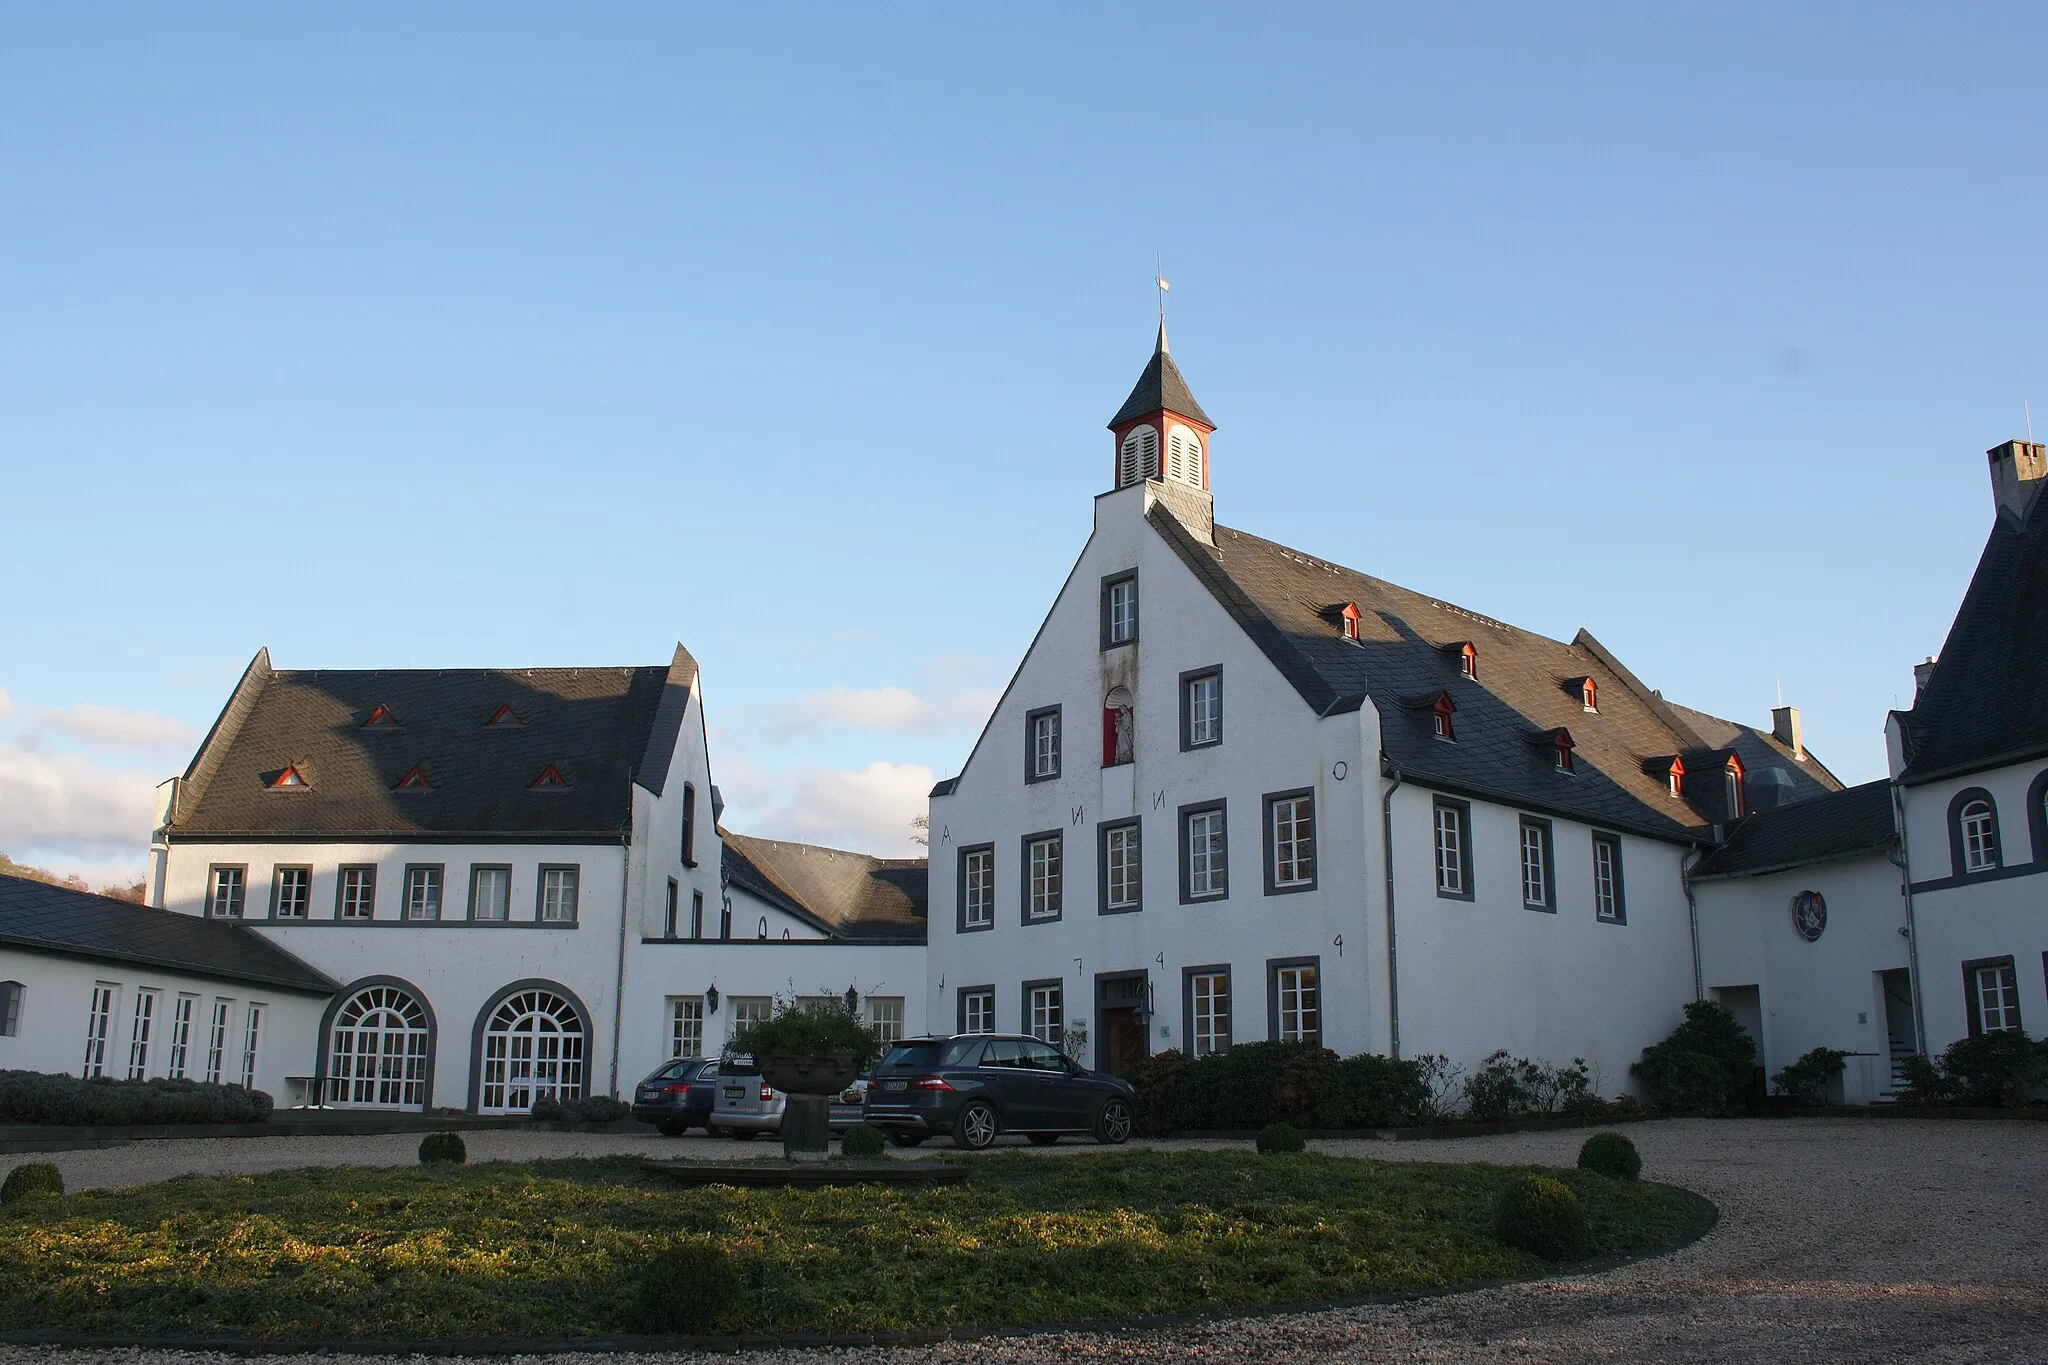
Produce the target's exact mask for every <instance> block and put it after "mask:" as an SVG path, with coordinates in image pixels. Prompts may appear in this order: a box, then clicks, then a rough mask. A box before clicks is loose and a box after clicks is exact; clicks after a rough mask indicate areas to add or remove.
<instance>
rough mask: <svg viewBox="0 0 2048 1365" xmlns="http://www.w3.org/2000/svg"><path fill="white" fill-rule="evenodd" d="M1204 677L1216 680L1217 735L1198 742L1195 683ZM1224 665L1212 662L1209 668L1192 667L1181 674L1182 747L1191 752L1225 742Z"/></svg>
mask: <svg viewBox="0 0 2048 1365" xmlns="http://www.w3.org/2000/svg"><path fill="white" fill-rule="evenodd" d="M1204 678H1214V679H1215V680H1216V737H1215V738H1214V739H1206V740H1203V741H1201V742H1200V743H1196V742H1195V741H1194V740H1193V739H1192V738H1191V736H1192V735H1193V733H1194V718H1195V715H1194V701H1195V695H1194V694H1195V684H1196V683H1197V682H1200V681H1201V680H1202V679H1204ZM1223 717H1224V710H1223V665H1222V664H1211V665H1209V666H1208V667H1207V668H1191V669H1189V670H1188V671H1187V672H1185V673H1183V674H1181V675H1180V749H1181V752H1182V753H1191V752H1193V751H1194V750H1196V749H1213V748H1215V747H1216V746H1218V745H1219V744H1221V743H1223Z"/></svg>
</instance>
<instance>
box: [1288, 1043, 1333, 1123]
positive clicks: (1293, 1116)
mask: <svg viewBox="0 0 2048 1365" xmlns="http://www.w3.org/2000/svg"><path fill="white" fill-rule="evenodd" d="M1337 1061H1338V1058H1337V1054H1336V1053H1334V1052H1332V1051H1331V1050H1330V1049H1328V1048H1326V1047H1319V1048H1313V1049H1311V1050H1310V1051H1307V1052H1304V1053H1302V1054H1301V1055H1300V1056H1299V1057H1293V1058H1290V1059H1288V1061H1287V1064H1286V1065H1285V1066H1282V1067H1281V1068H1280V1079H1279V1080H1277V1081H1275V1082H1274V1083H1273V1112H1274V1113H1275V1114H1278V1115H1279V1116H1280V1118H1281V1119H1282V1120H1283V1121H1285V1122H1287V1123H1291V1124H1294V1125H1295V1126H1296V1127H1306V1126H1307V1125H1308V1124H1310V1123H1312V1122H1314V1121H1315V1116H1316V1101H1317V1100H1320V1099H1321V1098H1322V1096H1323V1078H1324V1077H1325V1076H1327V1075H1328V1074H1329V1072H1330V1068H1331V1067H1333V1066H1335V1065H1337Z"/></svg>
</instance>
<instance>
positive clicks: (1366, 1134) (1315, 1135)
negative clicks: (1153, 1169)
mask: <svg viewBox="0 0 2048 1365" xmlns="http://www.w3.org/2000/svg"><path fill="white" fill-rule="evenodd" d="M1674 1117H1680V1116H1678V1115H1672V1114H1609V1115H1608V1116H1606V1117H1605V1118H1590V1117H1580V1116H1579V1115H1576V1114H1563V1115H1558V1116H1556V1117H1554V1118H1535V1119H1504V1120H1502V1121H1501V1122H1499V1123H1432V1124H1422V1125H1419V1126H1415V1127H1409V1128H1304V1129H1302V1130H1301V1135H1302V1136H1303V1137H1305V1138H1307V1139H1309V1140H1310V1141H1311V1142H1314V1141H1318V1140H1320V1141H1328V1142H1342V1141H1377V1142H1423V1141H1428V1140H1430V1139H1434V1138H1464V1137H1491V1136H1495V1135H1497V1134H1500V1133H1544V1132H1549V1131H1551V1130H1552V1129H1564V1128H1611V1127H1613V1126H1614V1125H1615V1124H1617V1123H1643V1122H1646V1121H1648V1120H1650V1119H1661V1118H1674ZM1165 1136H1166V1137H1168V1138H1188V1139H1199V1140H1207V1141H1244V1142H1250V1141H1251V1140H1252V1139H1253V1138H1255V1137H1257V1136H1258V1134H1257V1133H1256V1132H1254V1131H1252V1130H1251V1129H1244V1130H1242V1131H1240V1130H1237V1129H1202V1128H1176V1129H1174V1130H1173V1131H1171V1132H1169V1133H1167V1134H1165Z"/></svg>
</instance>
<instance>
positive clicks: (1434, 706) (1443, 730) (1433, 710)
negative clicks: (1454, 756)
mask: <svg viewBox="0 0 2048 1365" xmlns="http://www.w3.org/2000/svg"><path fill="white" fill-rule="evenodd" d="M1457 710H1458V708H1457V705H1456V704H1455V703H1454V702H1452V700H1451V694H1450V693H1448V692H1446V693H1444V694H1443V695H1442V696H1440V697H1438V698H1437V699H1436V700H1435V701H1434V702H1433V703H1431V705H1430V708H1429V717H1430V724H1431V725H1432V726H1433V727H1434V730H1435V734H1436V737H1437V738H1438V739H1447V740H1450V741H1452V742H1454V743H1455V742H1456V741H1457V738H1458V735H1457V731H1456V730H1455V729H1453V728H1452V725H1451V717H1452V716H1453V715H1455V714H1457Z"/></svg>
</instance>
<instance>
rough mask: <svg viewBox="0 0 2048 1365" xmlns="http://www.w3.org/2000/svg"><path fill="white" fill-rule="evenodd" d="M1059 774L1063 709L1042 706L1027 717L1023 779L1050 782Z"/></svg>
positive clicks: (1025, 723)
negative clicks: (1061, 710) (1061, 712)
mask: <svg viewBox="0 0 2048 1365" xmlns="http://www.w3.org/2000/svg"><path fill="white" fill-rule="evenodd" d="M1059 775H1060V708H1059V707H1057V706H1041V707H1039V708H1038V709H1037V710H1036V711H1033V712H1031V713H1029V714H1028V715H1026V716H1025V718H1024V780H1025V781H1026V782H1049V781H1051V780H1052V779H1053V778H1055V777H1058V776H1059Z"/></svg>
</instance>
